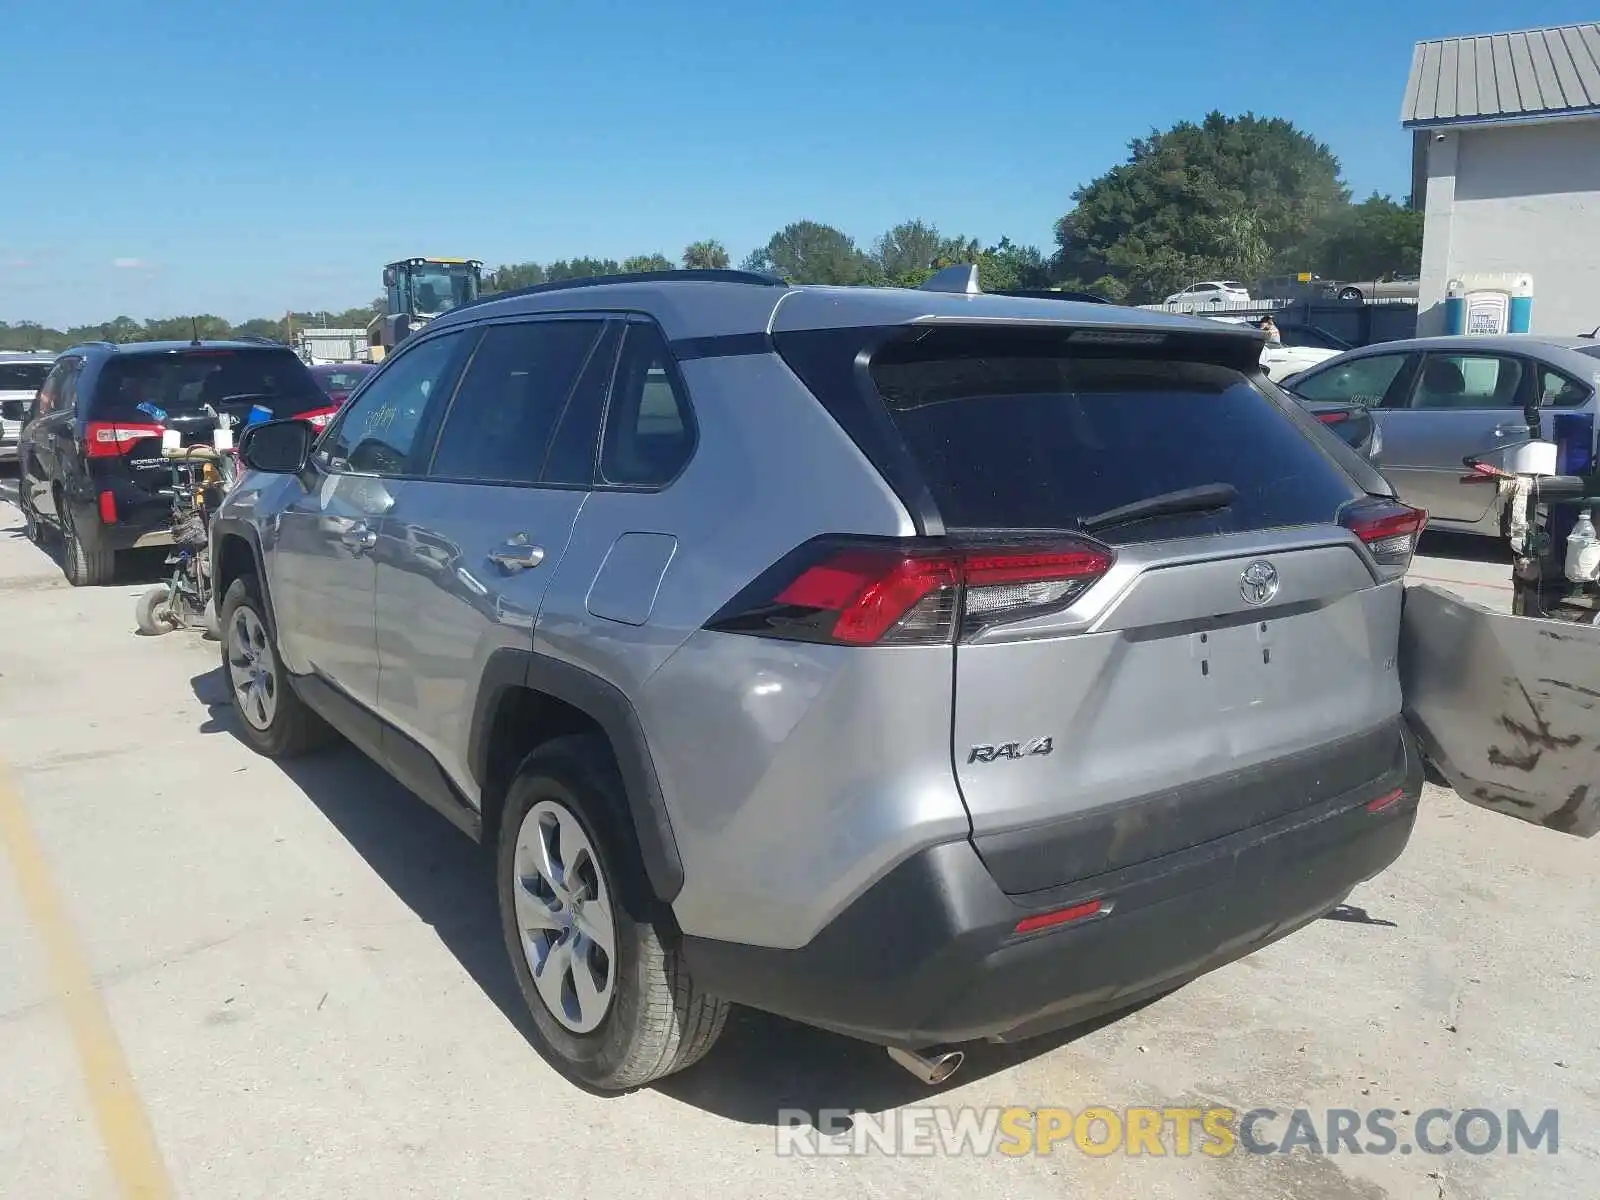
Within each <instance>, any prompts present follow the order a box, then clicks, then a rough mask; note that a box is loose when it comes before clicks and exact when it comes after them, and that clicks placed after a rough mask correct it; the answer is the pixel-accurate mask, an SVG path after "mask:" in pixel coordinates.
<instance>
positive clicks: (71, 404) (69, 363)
mask: <svg viewBox="0 0 1600 1200" xmlns="http://www.w3.org/2000/svg"><path fill="white" fill-rule="evenodd" d="M82 374H83V359H81V358H69V359H66V360H64V361H63V363H62V365H61V378H60V379H58V380H57V381H56V387H55V401H54V403H53V404H52V405H51V408H52V409H76V408H77V407H78V377H79V376H81V375H82Z"/></svg>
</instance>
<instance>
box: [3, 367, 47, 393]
mask: <svg viewBox="0 0 1600 1200" xmlns="http://www.w3.org/2000/svg"><path fill="white" fill-rule="evenodd" d="M48 374H50V364H49V363H0V392H37V391H38V390H39V387H40V385H41V384H43V383H44V377H45V376H46V375H48Z"/></svg>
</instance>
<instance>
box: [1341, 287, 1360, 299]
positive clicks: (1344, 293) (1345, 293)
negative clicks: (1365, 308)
mask: <svg viewBox="0 0 1600 1200" xmlns="http://www.w3.org/2000/svg"><path fill="white" fill-rule="evenodd" d="M1339 299H1341V300H1364V299H1366V297H1364V296H1363V295H1362V294H1361V289H1360V288H1353V287H1347V288H1340V289H1339Z"/></svg>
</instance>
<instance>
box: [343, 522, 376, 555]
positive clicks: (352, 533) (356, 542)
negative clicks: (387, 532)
mask: <svg viewBox="0 0 1600 1200" xmlns="http://www.w3.org/2000/svg"><path fill="white" fill-rule="evenodd" d="M339 540H340V541H341V542H343V543H344V544H345V545H346V546H349V547H350V548H351V549H352V550H371V549H372V548H373V547H374V546H376V545H377V544H378V535H377V534H376V533H374V532H373V531H372V530H371V529H370V528H368V526H367V524H366V523H365V522H364V521H358V522H356V523H355V524H354V525H352V526H350V527H349V528H348V529H346V530H345V531H344V532H343V533H341V534H340V535H339Z"/></svg>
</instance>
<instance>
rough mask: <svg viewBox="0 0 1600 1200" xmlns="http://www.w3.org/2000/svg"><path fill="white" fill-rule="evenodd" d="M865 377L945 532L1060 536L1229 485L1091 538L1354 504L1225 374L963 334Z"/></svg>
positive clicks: (1245, 388)
mask: <svg viewBox="0 0 1600 1200" xmlns="http://www.w3.org/2000/svg"><path fill="white" fill-rule="evenodd" d="M986 339H987V340H988V341H989V342H990V343H991V344H990V345H989V346H986V345H985V344H984V343H985V341H986ZM941 346H943V347H944V349H941ZM872 375H873V378H874V380H875V382H876V383H877V385H878V389H879V391H880V393H881V394H882V396H883V397H884V399H885V401H886V402H887V403H888V406H889V410H890V413H891V415H892V417H893V420H894V423H895V424H896V425H897V426H898V427H899V429H900V432H901V434H902V436H903V437H904V438H905V440H906V443H907V445H908V447H909V449H910V450H911V453H912V455H913V457H914V458H915V459H916V460H917V462H918V464H919V465H920V466H921V468H922V471H923V474H924V475H925V477H926V479H927V481H928V485H929V488H930V490H931V491H932V492H933V496H934V499H935V501H936V502H937V504H938V506H939V511H940V513H941V515H942V516H943V518H944V520H945V522H946V524H947V525H949V526H950V527H952V528H955V529H1051V528H1054V529H1063V528H1068V529H1070V528H1072V527H1073V525H1075V524H1076V523H1077V522H1078V521H1079V520H1080V519H1082V518H1085V517H1089V516H1093V515H1095V514H1097V513H1102V512H1105V511H1107V510H1109V509H1113V508H1118V507H1120V506H1122V505H1125V504H1131V503H1133V502H1135V501H1139V500H1144V499H1148V498H1150V497H1152V496H1157V495H1161V494H1164V493H1166V492H1171V491H1177V490H1181V489H1186V488H1193V487H1200V486H1203V485H1206V484H1214V483H1225V484H1232V485H1233V486H1234V488H1235V489H1237V493H1238V494H1237V498H1236V499H1235V500H1234V502H1233V503H1232V504H1231V505H1230V506H1229V507H1227V508H1226V509H1222V510H1219V511H1215V512H1211V513H1206V514H1198V515H1197V514H1189V515H1183V516H1177V517H1166V518H1159V519H1152V520H1147V521H1141V522H1138V523H1133V524H1128V525H1121V526H1116V527H1114V528H1113V529H1110V530H1107V531H1106V532H1105V533H1104V534H1103V535H1102V536H1105V537H1107V538H1108V539H1110V540H1113V541H1132V540H1144V539H1149V538H1156V537H1184V536H1196V535H1200V534H1208V533H1224V532H1232V531H1236V530H1252V529H1264V528H1277V527H1284V526H1295V525H1308V524H1316V523H1321V522H1326V521H1331V520H1333V519H1334V515H1335V513H1336V511H1337V509H1338V507H1339V506H1340V505H1341V504H1343V503H1345V502H1346V501H1348V500H1350V499H1352V498H1353V497H1354V496H1355V495H1356V494H1357V489H1356V487H1355V485H1354V483H1353V482H1352V481H1351V480H1350V479H1348V478H1347V477H1346V476H1345V474H1344V473H1343V472H1342V471H1341V470H1339V468H1338V467H1337V466H1335V465H1334V464H1333V463H1332V462H1330V461H1329V460H1328V459H1327V458H1326V457H1325V456H1324V455H1323V454H1322V453H1321V452H1320V451H1319V450H1318V449H1317V447H1316V446H1315V445H1314V444H1313V443H1312V442H1311V441H1310V440H1309V439H1308V438H1307V437H1306V435H1305V434H1304V433H1302V432H1301V430H1300V429H1299V428H1298V427H1297V426H1296V425H1295V424H1294V423H1293V421H1292V420H1291V418H1290V417H1289V416H1288V415H1287V414H1286V413H1284V412H1283V411H1282V410H1281V409H1279V408H1278V407H1277V405H1276V404H1274V403H1273V401H1271V400H1269V399H1268V398H1267V397H1266V396H1265V395H1263V394H1262V393H1261V392H1259V391H1257V390H1256V389H1255V388H1253V387H1252V386H1250V384H1249V383H1248V382H1247V381H1246V380H1245V377H1244V376H1243V375H1241V374H1239V373H1238V372H1237V371H1233V370H1228V369H1225V368H1222V367H1217V366H1211V365H1206V364H1201V363H1186V362H1164V361H1153V360H1139V359H1127V358H1098V357H1097V358H1085V357H1069V356H1067V355H1065V354H1063V353H1061V352H1060V351H1058V350H1054V349H1053V348H1046V347H1044V346H1042V345H1041V346H1038V347H1037V348H1035V349H1032V350H1027V349H1023V348H1021V347H1020V346H1018V345H1017V344H1016V343H1015V342H1013V343H1011V344H1010V345H1007V344H1004V343H995V342H994V339H993V335H972V334H968V335H966V336H965V337H963V338H959V339H950V338H945V339H937V338H935V337H930V338H926V339H924V341H923V342H921V343H919V344H910V345H904V344H903V345H901V346H897V347H891V348H889V349H888V350H887V351H885V352H882V353H880V354H879V356H877V357H876V358H875V359H874V362H873V365H872Z"/></svg>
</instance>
